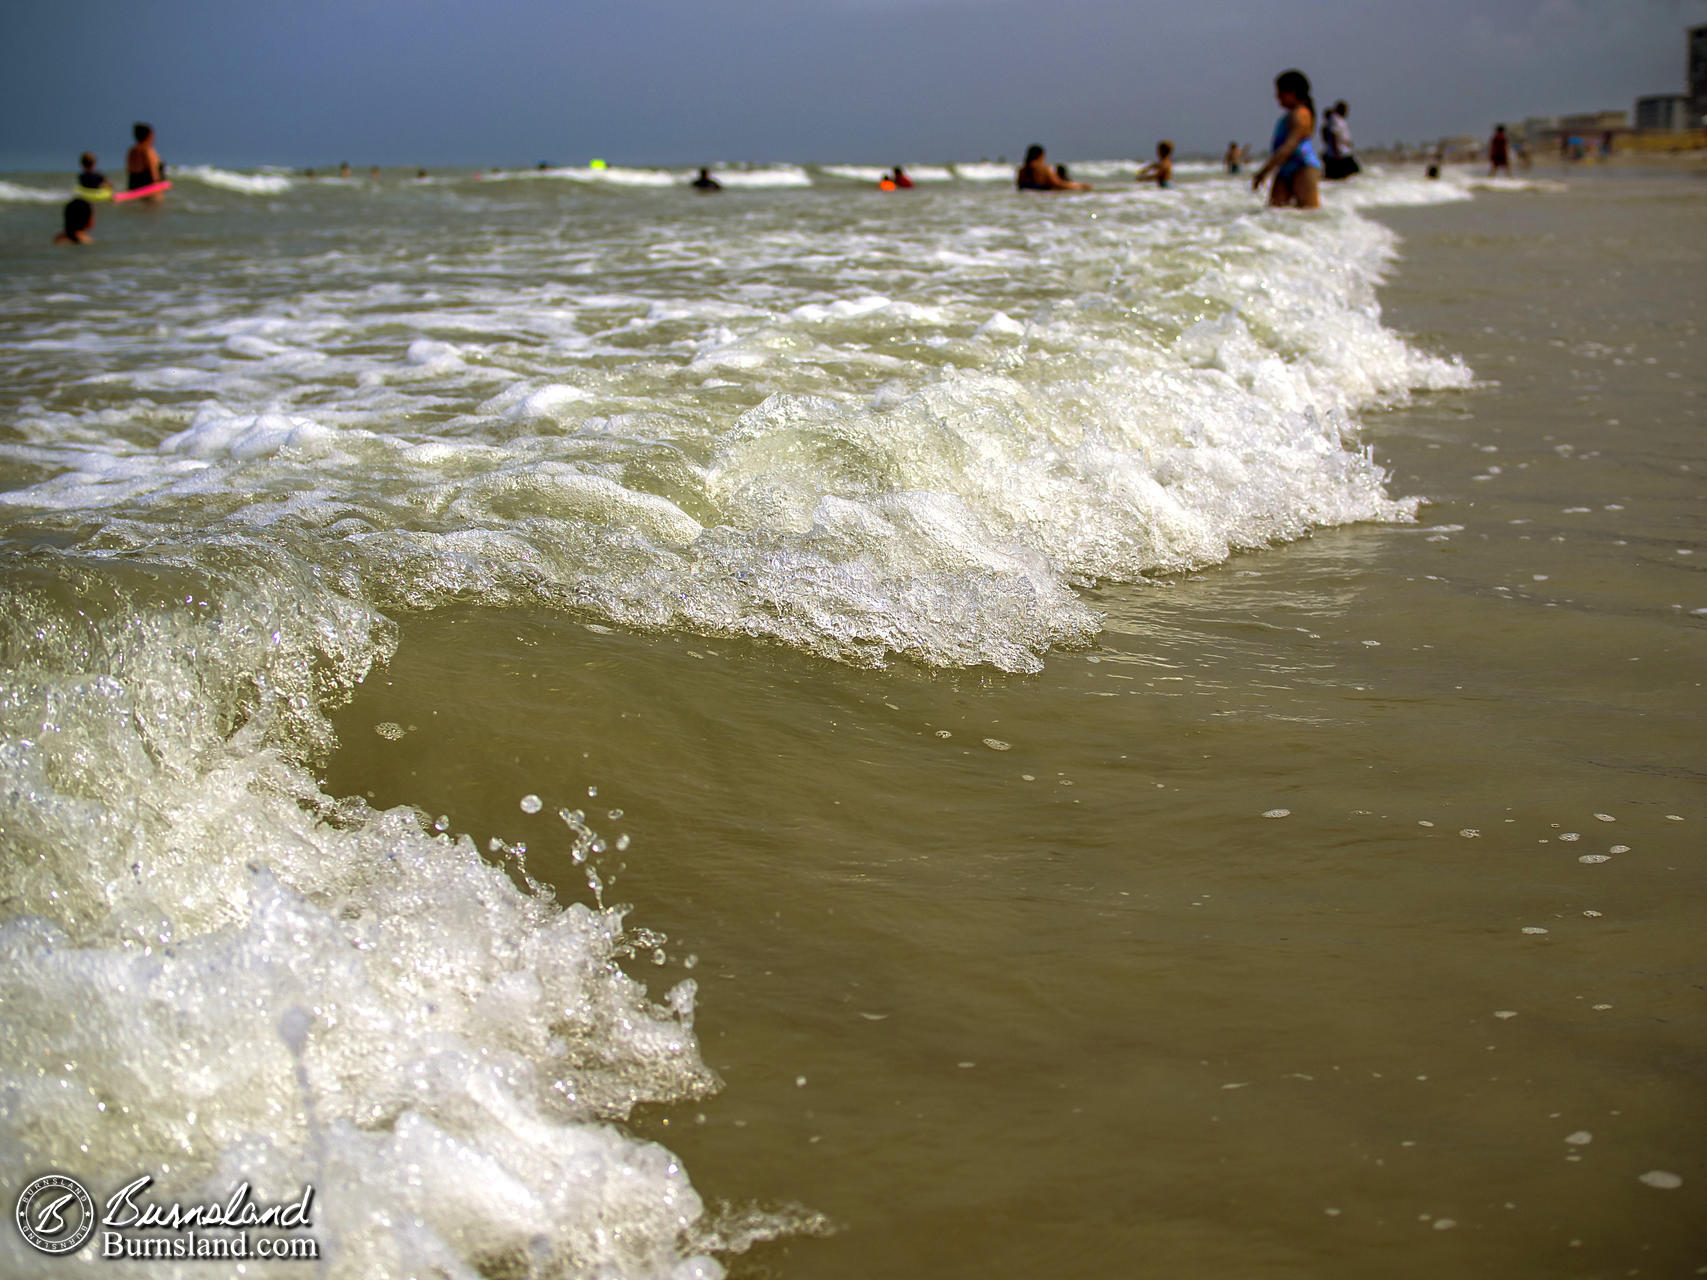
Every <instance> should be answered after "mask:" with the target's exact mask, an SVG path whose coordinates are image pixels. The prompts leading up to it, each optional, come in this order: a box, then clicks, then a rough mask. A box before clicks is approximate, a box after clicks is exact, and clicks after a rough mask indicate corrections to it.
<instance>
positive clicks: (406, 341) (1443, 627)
mask: <svg viewBox="0 0 1707 1280" xmlns="http://www.w3.org/2000/svg"><path fill="white" fill-rule="evenodd" d="M1073 167H1074V173H1075V176H1076V177H1082V178H1088V179H1090V180H1092V181H1096V182H1099V183H1101V184H1103V189H1102V190H1099V191H1097V192H1094V193H1091V194H1088V195H1082V196H1038V195H1034V194H1029V193H1017V192H1014V191H1013V190H1011V186H1010V181H1011V179H1010V175H1009V170H1007V169H1006V168H1005V167H997V166H993V165H957V166H942V167H940V168H929V167H921V168H918V169H915V170H913V173H914V176H915V178H916V179H917V180H919V186H918V188H917V189H916V190H913V191H910V192H900V193H894V194H884V193H880V192H878V191H876V190H875V189H873V184H874V183H875V180H876V178H877V177H878V176H879V174H880V171H879V170H877V169H869V170H868V169H865V168H860V167H855V166H833V165H827V166H776V167H770V168H730V169H724V170H720V171H719V177H720V178H721V179H722V180H723V181H724V183H725V187H726V190H725V191H724V192H723V193H722V194H720V195H717V196H712V197H702V196H696V195H694V194H692V193H690V192H689V191H688V190H686V189H685V187H684V185H683V184H684V181H685V178H686V177H687V176H690V175H688V174H685V173H678V172H673V171H663V170H627V169H620V168H618V169H607V170H603V171H597V172H595V171H591V170H550V171H544V172H531V171H530V172H521V173H509V174H485V175H478V176H477V175H475V174H472V173H460V174H437V175H432V176H429V177H427V178H426V179H421V180H415V179H411V178H407V177H405V176H403V175H401V174H398V173H395V172H393V173H390V174H387V175H385V176H383V177H382V178H381V179H379V180H377V181H370V180H368V179H366V178H355V179H349V180H339V179H320V180H315V181H309V180H305V179H303V178H302V177H300V176H296V175H290V174H286V173H282V172H246V173H238V172H232V171H228V170H222V169H215V168H210V167H206V166H185V167H182V168H175V169H174V170H173V172H172V177H173V180H174V183H175V187H174V190H173V192H172V193H171V195H170V197H169V198H168V200H167V202H166V203H164V204H162V205H160V206H154V207H147V208H137V207H132V206H125V207H113V206H101V207H99V208H98V215H97V216H98V223H97V225H96V227H95V228H94V234H95V237H96V243H95V244H94V245H93V246H89V247H86V248H80V249H65V248H58V249H55V248H51V247H50V246H49V245H48V244H47V241H48V239H49V238H50V237H51V234H52V232H53V230H54V224H55V222H56V221H57V209H56V208H55V207H54V206H55V205H57V204H58V203H62V202H63V200H64V199H65V198H67V196H68V194H69V190H68V184H69V179H68V178H65V179H61V178H59V177H57V176H50V175H32V174H13V175H6V176H5V178H4V179H0V262H3V264H4V269H3V271H0V362H3V368H0V597H3V600H4V605H3V608H0V754H3V757H4V760H3V774H0V777H3V781H4V789H3V792H0V1009H3V1014H0V1196H4V1197H6V1200H5V1202H6V1203H7V1204H10V1202H11V1197H13V1196H15V1194H16V1192H17V1190H18V1188H19V1187H20V1186H21V1185H22V1183H23V1182H25V1181H27V1180H28V1179H29V1178H30V1177H32V1176H34V1175H35V1174H37V1173H39V1172H43V1171H47V1170H59V1171H63V1172H66V1173H70V1174H72V1175H73V1176H76V1177H79V1178H81V1179H82V1180H83V1181H84V1182H85V1183H86V1184H88V1185H90V1186H91V1188H92V1189H99V1188H105V1189H108V1190H110V1189H111V1188H114V1187H117V1186H118V1185H121V1184H122V1183H124V1182H128V1181H129V1180H131V1179H132V1178H134V1177H136V1176H138V1175H139V1174H141V1173H143V1172H147V1173H151V1174H153V1175H154V1176H155V1177H156V1179H157V1180H158V1182H159V1185H160V1186H161V1187H162V1188H164V1189H167V1190H169V1191H172V1192H175V1193H179V1194H182V1195H185V1196H192V1195H200V1196H203V1197H206V1196H215V1197H217V1198H221V1199H222V1198H223V1191H224V1189H226V1188H229V1187H230V1186H231V1185H232V1184H233V1183H235V1182H238V1181H241V1180H248V1181H251V1182H252V1183H254V1184H255V1185H256V1187H257V1189H258V1190H259V1191H273V1192H275V1193H276V1194H278V1195H281V1196H282V1195H287V1194H289V1193H290V1192H291V1191H292V1190H293V1189H295V1188H297V1187H299V1186H300V1185H301V1184H302V1183H304V1182H310V1183H312V1184H313V1185H314V1186H315V1188H316V1207H317V1217H316V1227H317V1234H318V1235H319V1237H320V1239H321V1240H322V1242H323V1246H324V1248H325V1251H326V1254H327V1261H326V1263H325V1264H324V1266H323V1268H322V1269H323V1270H324V1271H326V1272H327V1273H328V1274H333V1275H338V1276H408V1275H428V1274H430V1275H443V1276H488V1277H509V1276H524V1275H525V1276H540V1277H557V1276H577V1277H579V1276H586V1277H601V1278H606V1277H666V1276H668V1277H677V1278H680V1280H687V1278H689V1277H695V1278H700V1277H715V1276H718V1275H721V1274H723V1273H724V1272H725V1271H727V1272H728V1273H730V1274H733V1275H736V1276H776V1277H786V1278H788V1280H799V1278H807V1277H810V1278H818V1277H864V1276H871V1275H895V1276H918V1277H927V1276H928V1277H944V1276H965V1277H974V1276H977V1277H1008V1276H1012V1277H1022V1276H1023V1277H1034V1276H1038V1275H1060V1276H1086V1277H1091V1276H1097V1277H1101V1276H1109V1275H1137V1274H1155V1275H1166V1276H1215V1277H1242V1276H1263V1277H1288V1278H1291V1277H1297V1278H1298V1280H1304V1278H1306V1277H1347V1278H1348V1280H1349V1278H1351V1277H1367V1276H1370V1275H1384V1276H1417V1277H1422V1276H1434V1275H1439V1274H1459V1275H1470V1276H1486V1277H1496V1276H1498V1277H1506V1276H1527V1275H1535V1276H1541V1275H1583V1276H1591V1275H1592V1276H1600V1275H1608V1276H1610V1275H1626V1274H1642V1275H1649V1274H1653V1275H1678V1274H1689V1273H1693V1272H1695V1271H1696V1269H1697V1268H1698V1267H1702V1266H1707V1230H1704V1229H1703V1227H1702V1224H1703V1223H1704V1222H1707V1196H1704V1194H1703V1192H1704V1191H1707V1168H1704V1167H1703V1165H1704V1163H1707V1162H1704V1158H1703V1157H1704V1155H1707V1148H1704V1144H1703V1141H1702V1138H1701V1135H1702V1133H1703V1132H1707V1102H1704V1101H1703V1094H1702V1091H1701V1083H1702V1077H1701V1071H1702V1065H1703V1063H1704V1062H1707V1036H1704V1035H1703V1031H1704V1025H1703V1024H1704V1018H1703V1008H1702V1000H1701V982H1702V977H1701V975H1702V968H1701V942H1700V927H1699V917H1700V909H1699V904H1700V902H1701V900H1702V898H1701V895H1702V891H1703V889H1704V888H1707V876H1704V874H1703V872H1704V867H1703V864H1702V859H1701V850H1700V844H1699V839H1698V837H1697V836H1696V835H1695V833H1696V832H1697V831H1699V829H1700V825H1699V824H1700V823H1701V822H1702V821H1704V820H1707V806H1704V805H1703V803H1702V794H1701V787H1702V781H1703V771H1702V764H1701V734H1700V729H1699V725H1700V716H1701V713H1702V711H1703V709H1704V708H1703V706H1702V701H1703V700H1702V696H1701V682H1700V681H1701V673H1702V670H1703V666H1702V659H1703V656H1704V655H1703V645H1702V629H1703V626H1704V625H1707V589H1704V587H1703V579H1702V576H1701V574H1702V570H1703V567H1704V564H1703V563H1702V560H1703V557H1707V550H1703V542H1704V540H1703V538H1702V536H1701V532H1702V529H1701V515H1702V511H1701V501H1702V489H1701V475H1702V472H1703V470H1704V469H1707V446H1704V444H1703V441H1702V436H1701V428H1702V425H1703V413H1702V407H1703V400H1702V395H1703V392H1704V391H1707V371H1704V366H1703V363H1702V360H1701V352H1702V333H1701V329H1702V324H1703V319H1704V317H1703V302H1702V299H1701V295H1700V289H1699V281H1700V280H1701V278H1702V268H1703V265H1704V264H1703V259H1704V257H1707V252H1704V251H1703V249H1702V247H1701V241H1700V234H1699V231H1700V227H1701V225H1702V218H1703V215H1704V214H1707V184H1703V183H1702V182H1701V181H1700V180H1699V179H1692V178H1687V177H1666V176H1651V175H1644V174H1640V173H1611V172H1606V171H1579V172H1574V173H1569V174H1562V173H1552V172H1550V173H1546V174H1539V173H1538V174H1537V175H1534V176H1532V177H1530V178H1527V179H1525V180H1520V181H1516V182H1510V181H1501V182H1498V183H1492V184H1490V183H1481V182H1477V181H1475V180H1473V179H1471V178H1469V177H1467V176H1466V175H1465V174H1463V173H1457V172H1449V173H1448V174H1447V176H1446V177H1445V178H1444V179H1443V180H1441V181H1437V182H1429V181H1426V180H1424V179H1423V178H1422V177H1421V176H1420V175H1419V174H1418V173H1415V172H1412V171H1404V172H1398V171H1394V172H1372V173H1368V174H1366V175H1364V176H1362V177H1360V178H1358V179H1357V180H1355V181H1354V182H1352V183H1350V184H1346V185H1344V186H1342V187H1337V188H1335V189H1334V190H1332V191H1331V192H1330V193H1329V195H1328V197H1327V203H1328V207H1327V208H1326V209H1325V210H1324V211H1322V212H1321V213H1320V214H1316V215H1299V214H1294V213H1279V212H1272V211H1266V210H1263V209H1262V208H1261V205H1260V203H1259V202H1258V200H1257V199H1256V197H1254V196H1253V195H1252V193H1251V192H1250V190H1249V187H1248V183H1247V182H1245V181H1244V180H1242V179H1241V180H1232V179H1227V178H1225V177H1223V176H1221V175H1220V174H1219V173H1218V172H1216V171H1215V170H1214V169H1213V168H1212V167H1210V166H1201V165H1200V166H1190V165H1182V166H1181V167H1180V177H1181V181H1180V184H1179V186H1178V188H1177V189H1176V190H1173V191H1168V192H1158V191H1155V190H1154V189H1136V188H1134V187H1133V186H1132V184H1131V183H1130V182H1129V181H1126V178H1127V176H1128V175H1129V174H1130V172H1131V167H1132V166H1131V164H1130V163H1129V162H1112V161H1111V162H1104V163H1101V164H1098V163H1083V164H1075V165H1074V166H1073ZM97 1198H99V1194H98V1195H97ZM0 1237H3V1239H4V1244H0V1260H3V1266H4V1269H5V1270H6V1271H7V1272H8V1273H9V1274H20V1275H21V1274H36V1273H40V1274H62V1273H66V1274H68V1273H70V1272H71V1271H73V1270H76V1269H77V1265H78V1263H79V1262H81V1263H84V1264H92V1265H96V1266H100V1265H110V1264H101V1263H98V1262H94V1261H93V1259H92V1257H91V1256H90V1255H82V1256H80V1258H78V1259H74V1260H72V1261H68V1262H67V1261H62V1262H57V1263H56V1262H54V1261H53V1260H50V1259H46V1258H44V1257H42V1256H39V1255H36V1254H34V1253H33V1252H31V1251H30V1250H28V1249H27V1248H26V1247H25V1246H24V1245H23V1244H22V1242H21V1241H20V1240H19V1238H18V1237H17V1236H16V1233H14V1232H11V1231H9V1230H8V1231H7V1232H4V1233H0ZM208 1268H209V1264H206V1263H186V1264H183V1266H182V1268H181V1274H183V1275H186V1276H188V1275H197V1276H205V1275H208V1274H210V1271H209V1269H208ZM78 1273H79V1274H81V1272H80V1271H79V1272H78ZM150 1274H168V1272H166V1271H164V1270H162V1269H160V1268H158V1267H156V1268H155V1269H154V1270H153V1271H151V1272H150ZM245 1274H250V1275H267V1274H277V1275H300V1274H304V1270H303V1264H301V1263H279V1264H276V1265H275V1266H274V1268H273V1269H272V1270H271V1271H269V1270H268V1269H267V1268H266V1267H265V1266H256V1265H254V1264H251V1265H250V1266H249V1268H248V1270H247V1271H246V1272H245Z"/></svg>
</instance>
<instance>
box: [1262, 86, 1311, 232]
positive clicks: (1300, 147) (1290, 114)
mask: <svg viewBox="0 0 1707 1280" xmlns="http://www.w3.org/2000/svg"><path fill="white" fill-rule="evenodd" d="M1274 99H1275V101H1276V102H1278V103H1279V104H1280V107H1281V117H1280V119H1279V120H1277V121H1275V125H1274V141H1273V144H1272V146H1271V149H1270V151H1269V156H1268V159H1267V160H1265V161H1263V166H1262V168H1260V169H1258V170H1257V172H1256V176H1255V177H1254V178H1252V179H1251V190H1253V191H1256V190H1260V189H1261V187H1262V184H1263V182H1264V180H1265V179H1267V178H1268V176H1269V175H1270V174H1273V175H1274V185H1273V186H1272V187H1270V188H1269V193H1268V202H1269V204H1270V205H1272V206H1273V207H1275V208H1277V209H1284V208H1286V207H1288V206H1292V207H1295V208H1299V209H1320V208H1321V207H1322V196H1321V185H1320V180H1321V176H1322V162H1321V161H1320V160H1319V159H1317V157H1316V148H1315V145H1314V144H1313V143H1312V142H1311V141H1310V136H1311V135H1312V134H1313V133H1315V132H1316V104H1315V102H1314V101H1312V100H1311V98H1310V78H1309V77H1308V76H1306V75H1305V74H1304V73H1303V72H1302V71H1296V70H1294V71H1282V72H1281V73H1280V74H1279V75H1278V76H1276V77H1275V79H1274Z"/></svg>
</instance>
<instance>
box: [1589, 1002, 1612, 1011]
mask: <svg viewBox="0 0 1707 1280" xmlns="http://www.w3.org/2000/svg"><path fill="white" fill-rule="evenodd" d="M1590 1007H1591V1008H1593V1009H1595V1010H1597V1011H1598V1012H1601V1013H1604V1012H1606V1010H1608V1009H1610V1008H1611V1007H1612V1006H1611V1005H1609V1004H1597V1005H1592V1006H1590Z"/></svg>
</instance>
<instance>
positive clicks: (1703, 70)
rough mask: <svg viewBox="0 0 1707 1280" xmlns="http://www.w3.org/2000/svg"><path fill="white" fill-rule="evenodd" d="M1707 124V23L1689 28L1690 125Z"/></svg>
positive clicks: (1693, 127)
mask: <svg viewBox="0 0 1707 1280" xmlns="http://www.w3.org/2000/svg"><path fill="white" fill-rule="evenodd" d="M1703 124H1707V24H1703V25H1702V26H1699V27H1691V28H1689V127H1690V128H1691V129H1696V128H1700V127H1701V126H1702V125H1703Z"/></svg>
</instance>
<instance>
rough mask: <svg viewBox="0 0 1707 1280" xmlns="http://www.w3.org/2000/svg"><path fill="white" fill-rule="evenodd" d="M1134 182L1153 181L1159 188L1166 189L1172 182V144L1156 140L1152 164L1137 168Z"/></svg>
mask: <svg viewBox="0 0 1707 1280" xmlns="http://www.w3.org/2000/svg"><path fill="white" fill-rule="evenodd" d="M1133 181H1134V182H1154V183H1155V184H1156V186H1157V188H1158V189H1159V190H1162V191H1166V190H1167V189H1168V188H1169V187H1171V186H1172V185H1173V182H1174V144H1173V143H1171V142H1158V143H1157V144H1156V159H1155V162H1154V163H1152V164H1147V165H1145V166H1144V167H1143V168H1142V169H1140V170H1138V176H1137V177H1135V178H1134V179H1133Z"/></svg>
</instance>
